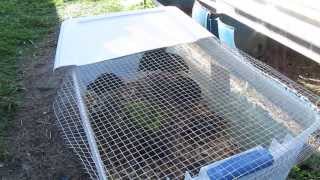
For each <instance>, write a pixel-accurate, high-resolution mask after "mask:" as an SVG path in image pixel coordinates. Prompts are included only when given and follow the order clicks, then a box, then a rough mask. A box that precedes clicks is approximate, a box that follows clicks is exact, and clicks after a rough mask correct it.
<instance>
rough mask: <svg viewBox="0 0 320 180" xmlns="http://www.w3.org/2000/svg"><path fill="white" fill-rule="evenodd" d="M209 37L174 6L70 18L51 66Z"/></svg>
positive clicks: (84, 61)
mask: <svg viewBox="0 0 320 180" xmlns="http://www.w3.org/2000/svg"><path fill="white" fill-rule="evenodd" d="M210 36H213V35H212V34H211V33H210V32H208V31H207V30H206V29H204V28H203V27H201V26H200V25H199V24H197V23H196V22H195V21H194V20H193V19H191V18H190V17H188V16H187V15H186V14H184V13H183V12H182V11H181V10H179V9H177V8H175V7H160V8H154V9H147V10H140V11H131V12H124V13H123V12H122V13H113V14H109V15H103V16H93V17H83V18H75V19H69V20H66V21H64V22H63V23H62V26H61V31H60V36H59V42H58V47H57V52H56V58H55V64H54V69H56V68H59V67H63V66H69V65H78V66H79V65H85V64H91V63H96V62H100V61H104V60H108V59H113V58H117V57H122V56H125V55H129V54H133V53H137V52H142V51H147V50H151V49H156V48H161V47H168V46H173V45H177V44H181V43H188V42H194V41H196V40H198V39H201V38H206V37H210Z"/></svg>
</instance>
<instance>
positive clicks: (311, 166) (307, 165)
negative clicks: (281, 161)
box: [288, 152, 320, 180]
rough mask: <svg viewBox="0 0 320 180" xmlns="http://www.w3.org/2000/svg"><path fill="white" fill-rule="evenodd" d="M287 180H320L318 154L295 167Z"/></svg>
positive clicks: (319, 159) (319, 154)
mask: <svg viewBox="0 0 320 180" xmlns="http://www.w3.org/2000/svg"><path fill="white" fill-rule="evenodd" d="M288 179H297V180H298V179H299V180H300V179H301V180H311V179H320V153H319V152H318V153H315V154H313V155H312V156H311V157H310V158H309V159H307V160H305V161H304V162H302V163H301V164H299V165H298V166H295V167H294V168H293V169H292V170H291V172H290V174H289V178H288Z"/></svg>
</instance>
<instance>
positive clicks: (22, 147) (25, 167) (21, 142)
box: [0, 33, 88, 180]
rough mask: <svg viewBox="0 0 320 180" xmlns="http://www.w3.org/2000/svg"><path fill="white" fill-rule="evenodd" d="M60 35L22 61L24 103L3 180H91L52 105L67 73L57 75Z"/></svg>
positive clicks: (2, 171)
mask: <svg viewBox="0 0 320 180" xmlns="http://www.w3.org/2000/svg"><path fill="white" fill-rule="evenodd" d="M57 37H58V36H57V33H53V34H51V35H49V37H48V38H47V39H45V41H43V42H42V43H40V44H39V45H38V46H37V47H36V50H35V53H34V54H29V56H27V57H24V59H21V65H20V69H21V72H20V73H21V76H22V78H23V80H22V83H23V86H24V89H25V91H24V94H23V98H22V100H23V102H21V105H20V108H19V110H18V112H17V114H16V117H15V119H14V120H13V126H12V129H11V130H10V132H9V133H10V134H9V137H8V147H9V152H8V154H9V158H8V161H7V162H4V163H3V167H0V179H61V180H62V179H63V180H67V179H88V176H87V175H86V174H84V171H83V169H82V167H81V165H80V162H79V161H78V159H77V158H76V157H75V156H74V155H73V153H72V152H71V150H70V149H67V148H66V147H65V146H64V142H63V139H62V138H61V136H60V134H59V132H58V126H56V121H55V117H54V114H53V111H52V102H53V98H54V96H55V94H56V89H57V87H58V85H59V82H60V81H61V80H62V77H63V75H64V70H61V71H57V72H53V62H54V54H55V47H56V44H57Z"/></svg>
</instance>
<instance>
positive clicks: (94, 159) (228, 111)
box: [54, 38, 319, 179]
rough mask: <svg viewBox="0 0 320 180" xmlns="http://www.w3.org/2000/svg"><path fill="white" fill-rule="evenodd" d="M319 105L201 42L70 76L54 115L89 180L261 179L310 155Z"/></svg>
mask: <svg viewBox="0 0 320 180" xmlns="http://www.w3.org/2000/svg"><path fill="white" fill-rule="evenodd" d="M318 99H319V98H318V97H317V96H315V95H313V94H312V93H310V92H308V91H306V90H304V89H303V88H301V87H300V86H299V85H297V84H295V83H294V82H292V81H290V80H289V79H287V78H286V77H284V76H282V75H281V74H279V73H277V72H276V71H275V70H273V69H272V68H270V67H268V66H266V65H264V64H263V63H261V62H258V61H257V60H255V59H252V58H250V57H249V56H247V55H245V54H243V53H242V52H239V51H237V50H231V49H227V48H226V47H224V46H223V45H221V44H220V43H219V42H218V41H217V40H216V39H214V38H206V39H202V40H199V41H197V42H194V43H190V44H181V45H176V46H173V47H167V48H161V49H155V50H151V51H147V52H141V53H137V54H132V55H129V56H125V57H121V58H116V59H112V60H107V61H103V62H100V63H96V64H90V65H84V66H77V67H72V68H70V71H69V73H68V74H67V76H66V78H65V80H64V82H63V84H62V86H61V88H60V89H59V91H58V93H57V97H56V99H55V102H54V112H55V114H56V117H57V120H58V123H59V126H60V128H61V131H62V134H63V136H64V139H65V140H66V143H67V144H68V145H69V146H70V147H71V148H72V149H73V150H74V152H75V153H76V154H77V155H78V157H79V158H80V160H81V161H82V163H83V165H84V168H85V169H86V170H87V172H88V174H89V175H90V176H91V178H92V179H106V178H110V179H183V178H185V179H201V178H212V179H233V178H241V177H245V179H250V178H252V179H255V178H257V177H259V179H263V178H265V179H270V178H271V177H275V178H279V177H283V178H285V177H286V175H287V174H288V172H289V170H290V168H291V167H292V166H293V165H294V164H295V163H297V162H298V160H299V159H303V158H304V157H306V156H308V155H309V154H310V153H311V152H312V151H313V150H314V149H316V148H318V146H319V142H318V139H316V138H315V137H314V136H312V133H314V132H315V131H316V129H318V128H319V112H318V110H317V107H315V106H314V105H313V104H312V103H311V102H316V101H317V100H318ZM310 139H313V140H312V142H311V140H310ZM254 153H255V154H254ZM246 157H247V158H251V159H250V161H248V162H249V164H247V165H246V166H245V167H243V166H240V165H239V162H241V161H239V160H241V158H246ZM242 160H243V159H242ZM244 164H246V163H244ZM210 169H211V170H210ZM209 170H210V171H209ZM204 172H205V173H204Z"/></svg>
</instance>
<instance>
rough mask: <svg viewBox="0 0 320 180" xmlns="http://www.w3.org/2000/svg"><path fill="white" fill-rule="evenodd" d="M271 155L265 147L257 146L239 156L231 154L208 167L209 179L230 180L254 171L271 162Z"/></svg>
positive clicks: (267, 165) (269, 164)
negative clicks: (231, 155) (257, 147)
mask: <svg viewBox="0 0 320 180" xmlns="http://www.w3.org/2000/svg"><path fill="white" fill-rule="evenodd" d="M273 161H274V160H273V156H272V155H271V154H270V152H269V151H268V150H267V149H265V148H259V149H255V150H252V151H248V152H247V153H244V154H241V155H239V156H233V157H231V158H229V159H227V160H225V161H222V162H221V163H218V164H217V165H216V166H213V167H210V168H209V169H208V171H207V175H208V176H209V178H210V180H231V179H234V178H240V177H242V176H245V175H248V174H251V173H254V172H256V171H259V170H261V169H264V168H266V167H269V166H271V165H272V164H273Z"/></svg>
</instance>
